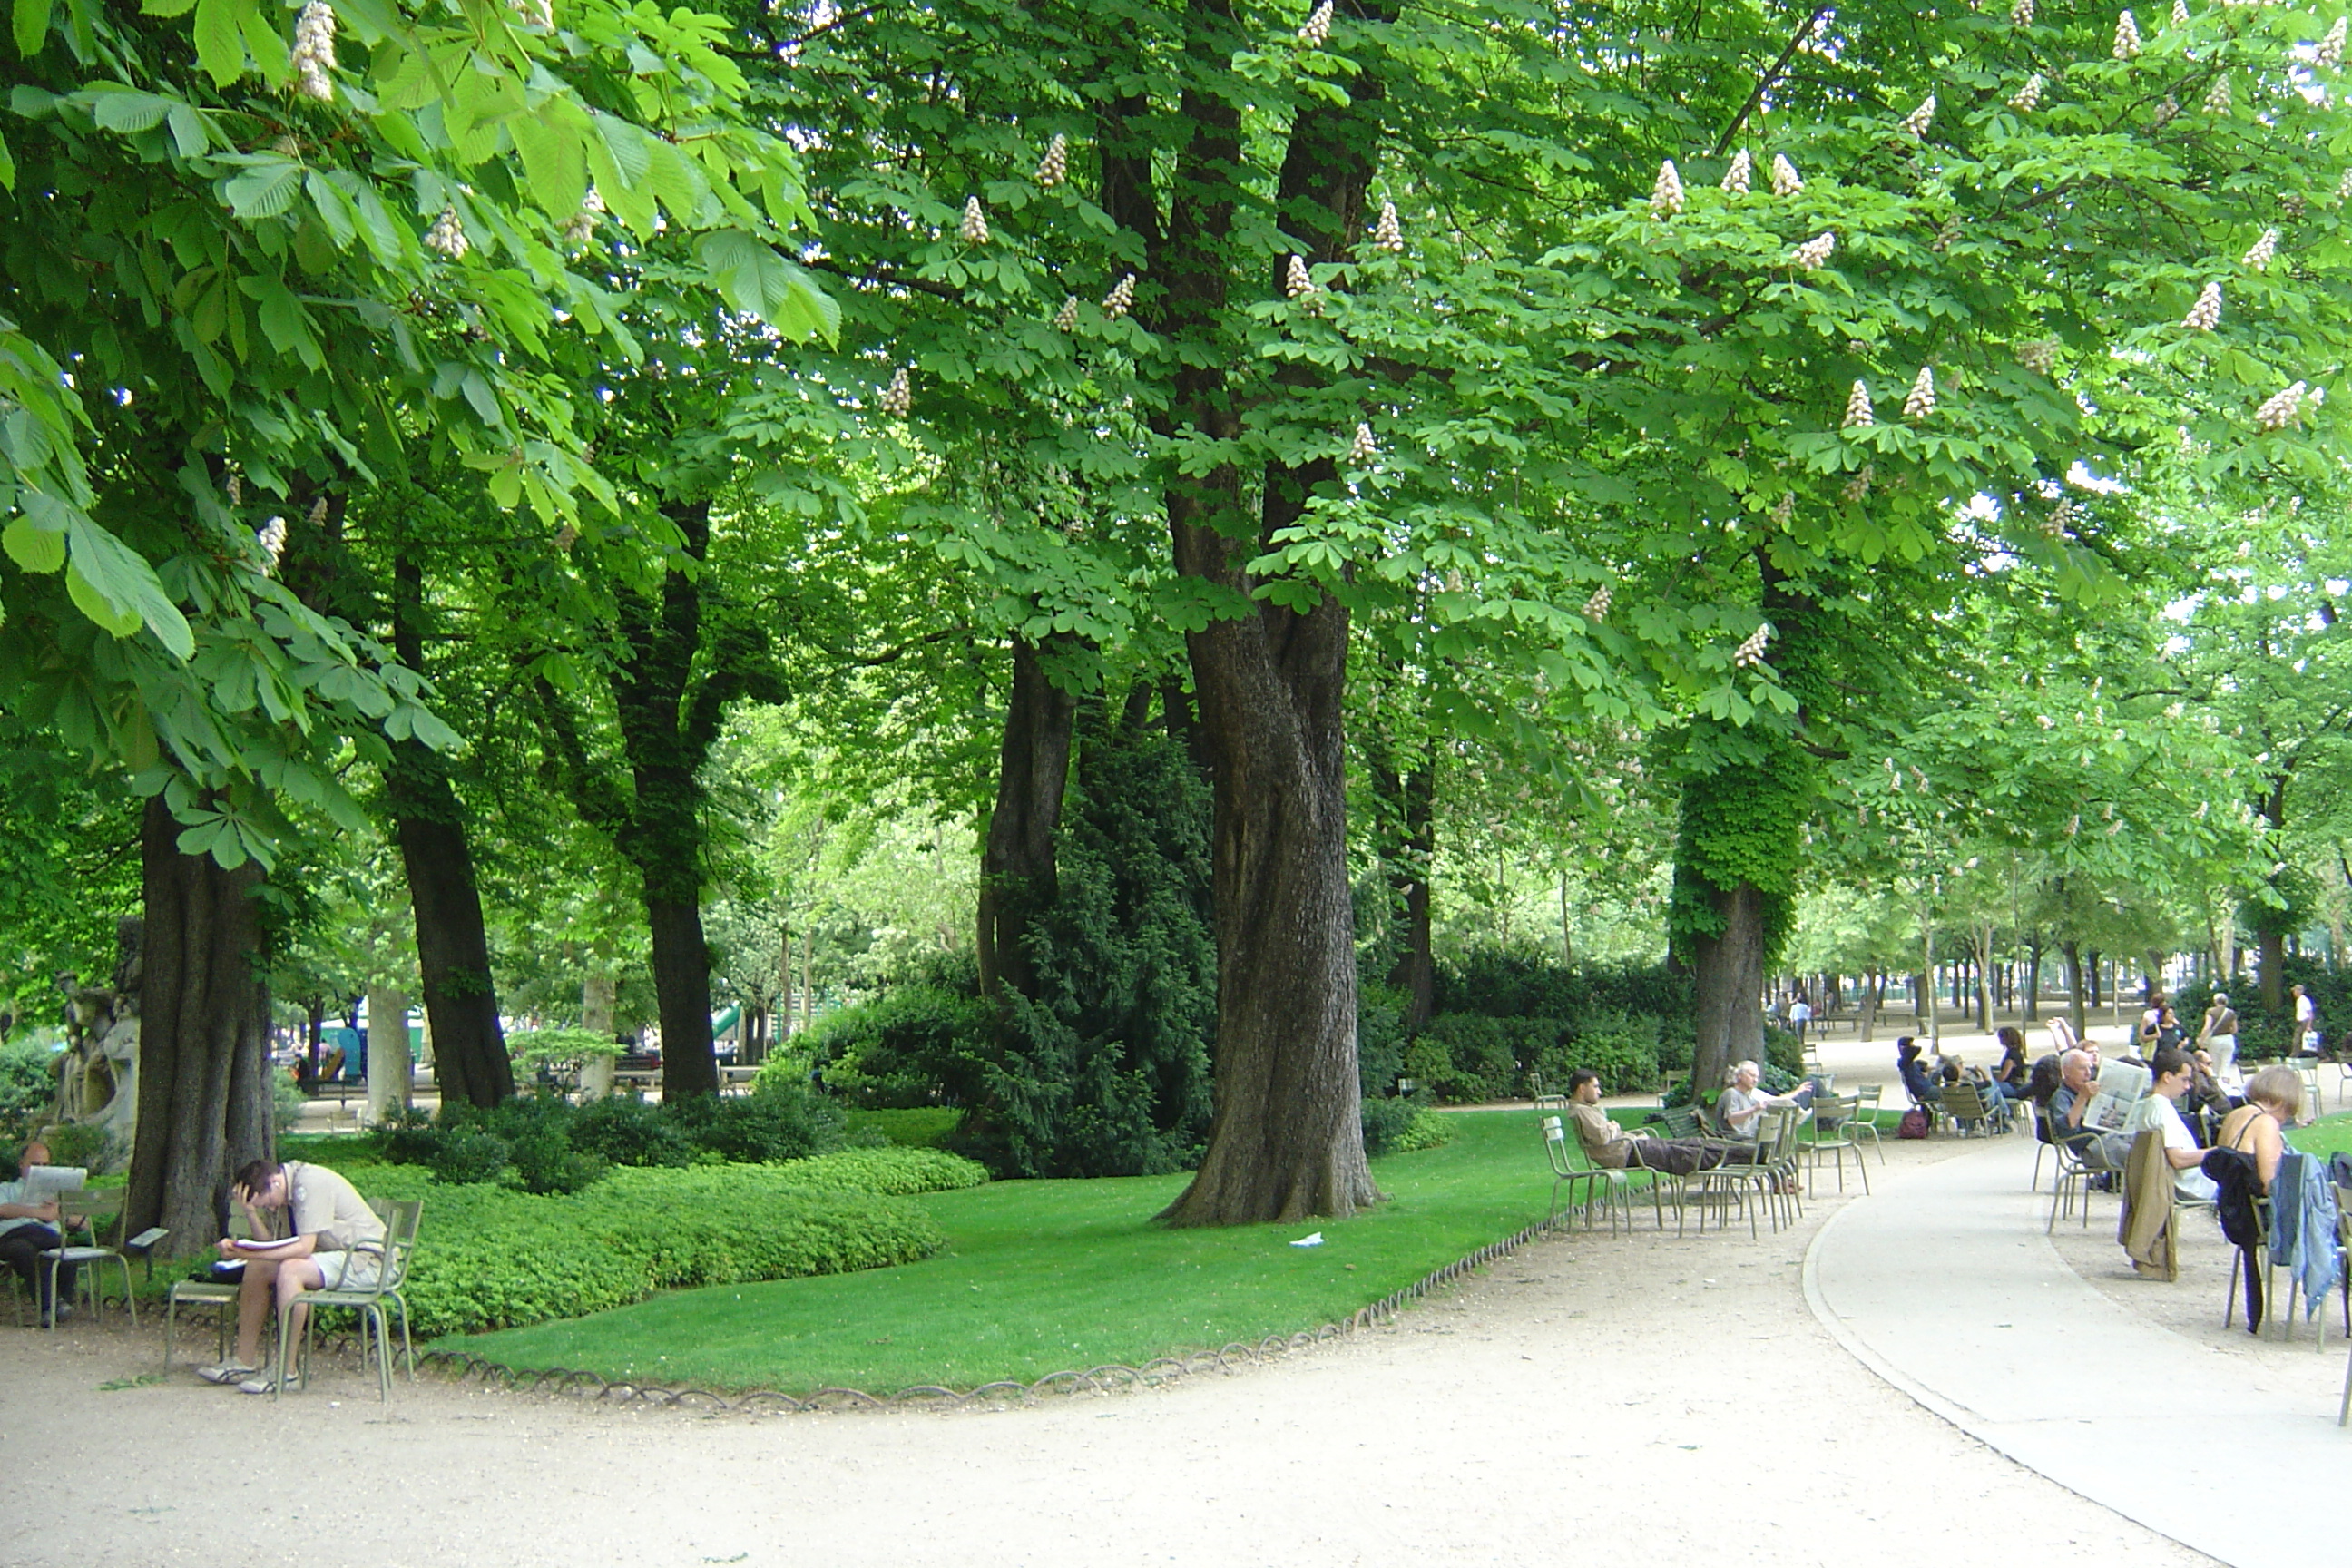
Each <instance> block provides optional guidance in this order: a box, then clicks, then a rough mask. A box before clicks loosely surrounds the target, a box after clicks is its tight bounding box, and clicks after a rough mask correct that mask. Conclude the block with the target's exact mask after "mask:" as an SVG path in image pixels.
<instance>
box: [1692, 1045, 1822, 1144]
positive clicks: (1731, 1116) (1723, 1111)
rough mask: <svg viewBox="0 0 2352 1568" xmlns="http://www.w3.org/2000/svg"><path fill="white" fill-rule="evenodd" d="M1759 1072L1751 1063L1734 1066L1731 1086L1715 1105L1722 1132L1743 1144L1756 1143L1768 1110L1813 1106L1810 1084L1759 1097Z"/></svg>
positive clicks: (1801, 1108)
mask: <svg viewBox="0 0 2352 1568" xmlns="http://www.w3.org/2000/svg"><path fill="white" fill-rule="evenodd" d="M1762 1076H1763V1075H1762V1072H1761V1071H1760V1069H1759V1068H1758V1067H1757V1066H1756V1064H1755V1063H1754V1062H1738V1063H1735V1064H1734V1065H1733V1067H1732V1069H1731V1087H1730V1088H1729V1089H1725V1090H1724V1091H1723V1098H1721V1099H1720V1100H1717V1101H1716V1102H1715V1119H1716V1120H1717V1121H1719V1122H1721V1123H1723V1130H1724V1131H1726V1132H1728V1133H1729V1134H1730V1135H1731V1136H1732V1137H1734V1138H1737V1139H1738V1140H1740V1141H1741V1142H1745V1143H1753V1142H1756V1136H1757V1134H1758V1133H1759V1132H1760V1131H1763V1128H1764V1113H1765V1112H1766V1111H1768V1110H1803V1109H1805V1108H1806V1107H1808V1106H1810V1105H1811V1104H1812V1103H1813V1089H1812V1085H1811V1084H1807V1085H1806V1086H1805V1087H1804V1088H1802V1089H1799V1090H1798V1091H1797V1092H1796V1093H1794V1094H1759V1093H1758V1092H1757V1091H1756V1081H1757V1079H1759V1078H1760V1077H1762Z"/></svg>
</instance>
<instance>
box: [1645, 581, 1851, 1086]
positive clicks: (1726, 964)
mask: <svg viewBox="0 0 2352 1568" xmlns="http://www.w3.org/2000/svg"><path fill="white" fill-rule="evenodd" d="M1758 565H1759V571H1760V572H1761V574H1762V578H1763V610H1764V616H1765V619H1766V620H1767V621H1768V622H1769V624H1770V625H1771V626H1773V627H1774V629H1775V633H1776V636H1775V637H1774V639H1773V646H1774V656H1773V657H1774V662H1775V664H1776V666H1777V667H1778V668H1780V673H1781V679H1782V681H1783V682H1784V684H1786V685H1787V686H1788V687H1789V689H1790V690H1791V691H1792V692H1793V693H1795V694H1796V695H1797V697H1798V698H1799V700H1800V701H1801V702H1810V700H1811V699H1812V698H1813V697H1815V696H1816V695H1818V693H1819V692H1820V690H1821V689H1822V681H1821V679H1820V677H1819V674H1818V670H1819V667H1820V666H1821V664H1822V661H1823V660H1824V659H1825V658H1826V657H1827V654H1828V649H1827V648H1826V647H1824V646H1822V645H1823V644H1824V642H1825V641H1826V638H1825V637H1824V635H1823V632H1822V627H1821V626H1820V625H1819V620H1820V615H1821V612H1820V609H1819V606H1818V605H1814V604H1812V603H1811V601H1809V600H1807V599H1804V598H1802V597H1801V596H1799V595H1796V594H1794V593H1792V592H1790V590H1789V588H1788V587H1787V585H1786V584H1784V582H1783V581H1782V579H1781V578H1780V574H1778V573H1777V572H1775V571H1774V570H1773V568H1772V566H1771V564H1770V563H1769V561H1766V560H1764V559H1762V558H1761V557H1760V555H1759V562H1758ZM1806 716H1808V715H1807V714H1806V713H1804V712H1803V711H1801V714H1800V727H1799V731H1798V733H1797V734H1796V735H1795V736H1773V735H1769V734H1762V733H1757V732H1752V731H1740V730H1737V729H1734V728H1733V727H1732V726H1730V725H1728V724H1724V723H1721V722H1718V721H1712V720H1702V721H1699V722H1698V723H1696V725H1694V726H1693V728H1692V731H1691V735H1690V738H1689V740H1688V741H1687V742H1686V743H1685V758H1686V759H1689V761H1688V762H1687V763H1685V766H1686V768H1687V770H1688V771H1687V773H1686V774H1685V783H1684V784H1683V794H1682V802H1681V805H1680V810H1679V821H1678V823H1677V828H1676V833H1675V886H1674V897H1673V901H1672V903H1671V904H1670V905H1669V907H1668V911H1667V917H1666V918H1667V929H1668V933H1669V935H1670V937H1671V939H1672V943H1673V949H1674V952H1675V955H1676V956H1677V957H1679V958H1681V959H1682V960H1683V961H1684V962H1685V963H1687V964H1689V965H1690V968H1691V974H1692V980H1693V983H1694V993H1695V994H1694V996H1693V1004H1692V1013H1693V1022H1694V1024H1695V1025H1696V1028H1697V1036H1698V1037H1697V1043H1696V1046H1695V1047H1693V1050H1692V1055H1691V1083H1692V1085H1693V1086H1694V1088H1695V1089H1696V1090H1697V1091H1698V1092H1700V1093H1712V1092H1713V1091H1714V1090H1715V1089H1717V1088H1719V1087H1720V1086H1721V1085H1722V1084H1723V1082H1724V1081H1725V1079H1724V1073H1725V1070H1726V1069H1727V1068H1729V1066H1730V1065H1731V1064H1732V1063H1734V1062H1737V1061H1742V1060H1747V1059H1750V1058H1753V1059H1755V1060H1759V1061H1760V1060H1762V1058H1763V1051H1764V1014H1763V996H1764V973H1765V970H1766V968H1767V967H1768V966H1769V965H1770V964H1771V963H1773V962H1774V961H1775V960H1777V959H1778V958H1779V957H1780V952H1781V949H1782V948H1784V947H1785V946H1786V945H1787V944H1788V940H1789V936H1790V932H1791V931H1793V930H1794V929H1795V925H1796V894H1797V872H1798V865H1799V857H1800V854H1801V848H1802V844H1803V832H1804V824H1805V818H1806V816H1807V815H1808V814H1809V813H1810V812H1811V810H1812V805H1813V794H1814V790H1815V788H1816V784H1817V780H1818V777H1819V767H1818V764H1817V763H1815V761H1814V760H1813V758H1812V756H1811V753H1810V752H1807V751H1806V750H1805V749H1804V746H1803V744H1802V735H1803V730H1802V721H1803V719H1804V718H1805V717H1806Z"/></svg>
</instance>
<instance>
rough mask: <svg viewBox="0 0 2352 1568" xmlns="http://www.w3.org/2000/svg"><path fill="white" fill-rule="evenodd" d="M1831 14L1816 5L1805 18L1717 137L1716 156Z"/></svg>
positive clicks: (1824, 8)
mask: <svg viewBox="0 0 2352 1568" xmlns="http://www.w3.org/2000/svg"><path fill="white" fill-rule="evenodd" d="M1829 14H1830V7H1829V6H1828V5H1819V6H1816V7H1815V8H1814V10H1813V14H1812V15H1811V16H1808V17H1806V18H1805V23H1804V26H1801V27H1799V28H1798V29H1797V36H1796V37H1793V38H1790V40H1789V47H1787V48H1785V49H1782V50H1781V51H1780V58H1779V59H1777V60H1774V61H1773V62H1772V65H1771V68H1770V69H1769V70H1767V71H1766V72H1765V73H1764V74H1763V75H1762V76H1759V77H1758V78H1757V79H1756V90H1755V91H1753V92H1751V93H1749V94H1748V101H1747V102H1746V103H1743V104H1741V105H1740V106H1739V112H1738V114H1735V115H1733V116H1732V117H1731V123H1730V124H1728V125H1727V126H1725V127H1724V128H1723V134H1722V135H1720V136H1718V137H1717V138H1716V139H1715V156H1716V157H1718V158H1720V157H1722V156H1723V153H1724V149H1726V148H1727V147H1729V146H1730V145H1731V139H1732V138H1733V137H1735V136H1737V135H1738V134H1739V130H1740V127H1741V126H1743V125H1746V124H1747V123H1748V116H1749V115H1751V114H1753V113H1755V112H1756V106H1757V105H1758V104H1759V103H1761V102H1763V101H1764V95H1765V94H1766V93H1768V92H1769V91H1771V90H1772V84H1773V83H1774V82H1776V81H1778V80H1780V73H1781V72H1782V71H1784V70H1787V69H1788V68H1789V62H1790V60H1793V59H1795V58H1797V51H1798V50H1799V49H1801V48H1803V47H1805V40H1806V39H1807V38H1810V37H1812V36H1813V29H1814V28H1815V27H1818V26H1821V25H1822V17H1824V16H1828V15H1829Z"/></svg>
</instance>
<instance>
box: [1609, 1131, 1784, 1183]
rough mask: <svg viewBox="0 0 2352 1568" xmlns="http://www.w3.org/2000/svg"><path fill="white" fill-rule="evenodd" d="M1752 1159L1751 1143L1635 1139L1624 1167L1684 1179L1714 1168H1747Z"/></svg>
mask: <svg viewBox="0 0 2352 1568" xmlns="http://www.w3.org/2000/svg"><path fill="white" fill-rule="evenodd" d="M1755 1158H1756V1145H1754V1144H1753V1143H1733V1142H1725V1141H1724V1140H1722V1139H1720V1138H1636V1139H1634V1140H1633V1148H1632V1149H1630V1150H1628V1151H1627V1152H1626V1155H1625V1163H1627V1164H1628V1165H1638V1166H1640V1167H1642V1168H1643V1170H1649V1171H1670V1172H1672V1173H1674V1174H1675V1175H1677V1176H1687V1175H1689V1174H1690V1173H1693V1172H1694V1171H1712V1170H1714V1169H1715V1168H1716V1167H1717V1165H1745V1164H1749V1163H1753V1162H1754V1161H1755Z"/></svg>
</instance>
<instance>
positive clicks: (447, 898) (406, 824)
mask: <svg viewBox="0 0 2352 1568" xmlns="http://www.w3.org/2000/svg"><path fill="white" fill-rule="evenodd" d="M424 601H425V572H424V568H423V567H422V566H421V565H420V564H419V563H418V562H417V561H416V559H415V556H414V554H413V553H411V552H409V551H408V550H406V549H403V550H402V551H401V552H400V554H399V555H398V556H397V557H396V558H395V559H394V562H393V585H392V647H393V652H394V654H395V655H396V656H397V657H398V658H399V659H400V662H401V663H402V664H404V665H406V666H407V667H408V668H411V669H413V670H415V671H416V672H417V673H418V674H419V675H422V674H424V673H425V634H424V618H425V609H424ZM384 796H385V800H386V803H387V805H389V807H390V810H391V812H392V822H393V837H394V838H395V839H396V840H397V841H398V842H399V845H400V861H401V867H402V869H403V870H404V871H405V872H406V874H407V877H408V900H409V903H410V905H411V906H412V907H413V909H414V910H415V917H416V968H417V976H418V979H419V980H420V982H421V983H422V985H423V988H424V992H425V1017H426V1019H427V1020H428V1021H429V1022H430V1023H431V1025H432V1029H433V1082H434V1085H435V1087H436V1088H437V1089H439V1090H440V1092H441V1098H442V1100H443V1101H444V1102H445V1103H454V1102H459V1101H462V1102H464V1103H467V1104H471V1105H484V1106H488V1105H496V1104H497V1103H498V1102H499V1101H500V1100H504V1099H506V1098H507V1097H508V1096H509V1095H511V1094H512V1093H514V1066H513V1064H512V1062H510V1061H509V1059H508V1057H507V1041H506V1031H505V1029H504V1028H503V1027H502V1026H500V1024H499V997H498V990H497V986H496V984H495V983H494V982H493V980H492V979H491V975H490V942H489V936H488V932H487V931H486V930H485V929H484V927H483V923H482V895H481V889H480V888H479V886H478V884H477V882H476V880H475V878H474V855H473V850H472V848H471V847H470V846H469V845H468V844H467V839H466V814H465V808H464V807H463V806H462V805H459V804H458V801H457V790H456V789H455V788H453V787H452V786H451V784H450V783H449V768H448V764H447V763H446V762H445V761H444V760H443V759H442V756H441V754H440V753H439V752H436V751H435V750H433V748H431V747H430V746H427V745H426V744H425V742H422V741H419V740H417V739H415V737H413V736H412V737H410V738H409V739H407V740H404V741H395V742H393V748H392V765H391V766H390V767H388V768H386V769H385V770H384Z"/></svg>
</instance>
